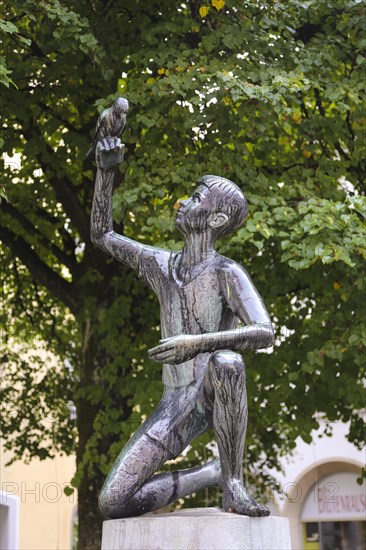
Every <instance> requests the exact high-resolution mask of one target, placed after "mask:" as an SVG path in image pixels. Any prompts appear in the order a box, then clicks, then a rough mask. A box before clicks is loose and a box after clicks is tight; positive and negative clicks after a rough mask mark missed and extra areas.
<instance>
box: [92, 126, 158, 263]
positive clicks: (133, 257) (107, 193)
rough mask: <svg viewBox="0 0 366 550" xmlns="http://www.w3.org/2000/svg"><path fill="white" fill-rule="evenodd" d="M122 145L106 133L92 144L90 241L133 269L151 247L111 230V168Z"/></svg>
mask: <svg viewBox="0 0 366 550" xmlns="http://www.w3.org/2000/svg"><path fill="white" fill-rule="evenodd" d="M123 155H124V145H123V144H122V143H121V140H120V139H119V138H118V137H114V136H107V137H105V138H103V139H101V140H100V141H98V142H97V144H96V152H95V157H96V162H97V174H96V178H95V191H94V198H93V206H92V213H91V223H90V232H91V240H92V242H93V243H94V244H95V245H97V246H98V247H99V248H102V249H103V250H105V251H106V252H108V253H109V254H110V255H111V256H113V257H114V258H116V259H117V260H119V261H120V262H122V263H124V264H125V265H127V266H128V267H131V268H132V269H134V270H136V271H137V270H138V269H139V262H140V258H141V256H142V254H143V253H144V252H145V253H148V252H149V251H150V252H152V251H154V248H152V247H150V246H148V245H144V244H142V243H139V242H137V241H134V240H132V239H129V238H127V237H124V236H123V235H119V234H118V233H116V232H115V231H113V215H112V194H113V181H114V175H115V171H116V169H117V168H118V166H119V164H120V163H121V162H122V161H123Z"/></svg>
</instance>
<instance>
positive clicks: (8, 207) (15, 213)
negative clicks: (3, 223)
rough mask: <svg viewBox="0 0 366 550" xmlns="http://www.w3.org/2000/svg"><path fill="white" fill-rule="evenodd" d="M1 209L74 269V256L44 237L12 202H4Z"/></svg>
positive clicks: (71, 269)
mask: <svg viewBox="0 0 366 550" xmlns="http://www.w3.org/2000/svg"><path fill="white" fill-rule="evenodd" d="M1 209H2V211H3V212H6V213H7V214H9V215H10V216H11V217H12V218H13V219H14V220H17V221H18V222H19V223H20V224H21V226H22V227H23V229H24V230H25V231H26V233H28V234H30V235H31V236H35V238H36V239H37V241H38V242H39V243H40V244H41V245H42V246H44V248H46V250H49V251H50V252H51V253H52V254H53V255H54V256H55V257H56V258H57V259H58V260H59V262H60V263H62V264H64V265H65V266H67V267H68V268H69V269H70V271H71V272H73V271H74V270H75V268H76V261H75V258H73V257H71V256H69V255H68V254H66V253H65V252H64V251H63V250H61V249H60V248H59V247H58V246H56V245H55V244H54V243H52V242H51V241H49V240H48V239H47V237H45V236H44V235H43V234H42V233H41V232H40V231H39V230H38V229H36V228H35V227H34V225H33V224H32V223H31V222H30V221H29V220H28V218H26V217H25V216H24V215H23V214H22V213H21V212H19V210H17V209H16V208H15V207H14V206H13V205H12V204H10V203H6V202H4V203H3V204H2V207H1Z"/></svg>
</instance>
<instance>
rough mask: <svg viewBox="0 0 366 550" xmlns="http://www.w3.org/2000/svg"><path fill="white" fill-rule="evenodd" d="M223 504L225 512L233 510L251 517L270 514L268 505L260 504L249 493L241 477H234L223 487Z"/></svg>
mask: <svg viewBox="0 0 366 550" xmlns="http://www.w3.org/2000/svg"><path fill="white" fill-rule="evenodd" d="M223 491H224V492H223V497H222V506H223V508H224V510H225V512H233V513H234V514H241V515H243V516H250V517H264V516H269V514H270V511H269V509H268V508H267V506H264V505H263V504H258V502H256V501H255V500H254V498H253V497H252V496H250V495H249V493H248V492H247V490H246V488H245V487H244V485H243V483H242V482H241V481H240V480H239V479H233V480H231V481H229V482H228V483H226V484H225V486H224V487H223Z"/></svg>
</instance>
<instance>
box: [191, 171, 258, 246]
mask: <svg viewBox="0 0 366 550" xmlns="http://www.w3.org/2000/svg"><path fill="white" fill-rule="evenodd" d="M197 184H198V185H204V186H205V187H208V188H209V189H210V190H211V191H216V190H217V191H219V192H218V193H217V192H216V193H215V201H216V203H215V210H216V211H217V212H223V213H224V214H226V215H227V216H228V218H229V220H228V222H227V223H226V224H225V225H224V226H223V227H222V228H220V229H219V235H220V237H221V236H222V235H226V234H227V233H231V232H232V231H235V230H236V229H238V228H239V227H240V226H241V224H242V223H243V222H244V220H245V218H246V217H247V215H248V203H247V199H246V198H245V196H244V193H243V192H242V190H241V189H240V187H238V186H237V185H236V183H234V182H233V181H231V180H229V179H227V178H223V177H220V176H202V177H201V178H200V179H199V180H198V182H197Z"/></svg>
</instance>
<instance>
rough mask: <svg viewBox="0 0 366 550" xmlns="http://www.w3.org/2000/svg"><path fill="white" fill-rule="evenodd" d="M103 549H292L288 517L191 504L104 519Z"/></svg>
mask: <svg viewBox="0 0 366 550" xmlns="http://www.w3.org/2000/svg"><path fill="white" fill-rule="evenodd" d="M102 550H291V541H290V529H289V523H288V519H287V518H280V517H272V516H269V517H266V518H249V517H247V516H239V515H237V514H229V513H225V512H223V511H221V510H219V509H218V508H195V509H194V508H192V509H186V510H179V511H177V512H172V513H170V514H146V515H144V516H141V517H137V518H128V519H113V520H108V521H105V522H104V523H103V540H102Z"/></svg>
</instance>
